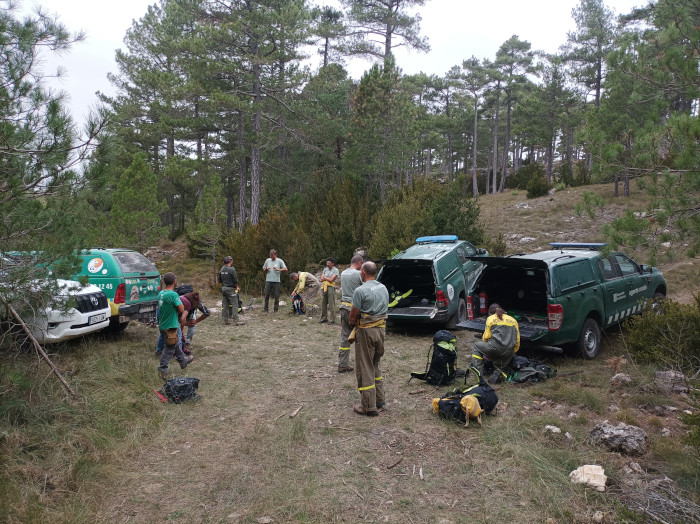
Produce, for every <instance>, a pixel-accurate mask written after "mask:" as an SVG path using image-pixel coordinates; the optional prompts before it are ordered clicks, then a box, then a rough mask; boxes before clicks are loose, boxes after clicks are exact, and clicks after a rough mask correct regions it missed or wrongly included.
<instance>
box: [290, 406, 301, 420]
mask: <svg viewBox="0 0 700 524" xmlns="http://www.w3.org/2000/svg"><path fill="white" fill-rule="evenodd" d="M303 407H304V406H299V407H298V408H297V409H295V410H294V411H292V412H291V413H290V414H289V418H294V417H296V416H297V414H298V413H299V412H300V411H301V408H303Z"/></svg>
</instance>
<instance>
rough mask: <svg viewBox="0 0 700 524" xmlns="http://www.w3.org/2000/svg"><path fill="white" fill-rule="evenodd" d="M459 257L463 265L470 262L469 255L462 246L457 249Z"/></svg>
mask: <svg viewBox="0 0 700 524" xmlns="http://www.w3.org/2000/svg"><path fill="white" fill-rule="evenodd" d="M457 256H458V257H459V261H460V262H461V263H462V264H466V263H467V262H469V260H468V259H467V253H466V252H465V251H464V248H462V247H461V246H460V247H458V248H457Z"/></svg>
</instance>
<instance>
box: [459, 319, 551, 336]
mask: <svg viewBox="0 0 700 524" xmlns="http://www.w3.org/2000/svg"><path fill="white" fill-rule="evenodd" d="M457 328H459V329H466V330H467V331H475V332H477V333H483V332H484V331H485V329H486V317H479V318H475V319H474V320H465V321H464V322H459V323H458V324H457ZM518 329H519V330H520V340H532V339H534V340H537V339H539V338H541V337H542V335H543V334H544V333H546V332H547V322H546V321H539V322H538V321H535V322H526V321H523V322H518Z"/></svg>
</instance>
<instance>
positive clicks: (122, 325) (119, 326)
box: [105, 318, 129, 335]
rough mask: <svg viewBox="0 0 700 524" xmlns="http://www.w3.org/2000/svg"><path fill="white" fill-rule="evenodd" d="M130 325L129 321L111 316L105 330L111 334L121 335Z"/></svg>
mask: <svg viewBox="0 0 700 524" xmlns="http://www.w3.org/2000/svg"><path fill="white" fill-rule="evenodd" d="M128 325H129V323H128V322H119V319H118V318H111V319H109V326H107V328H106V329H105V331H106V332H107V333H109V334H110V335H121V334H122V333H123V332H124V330H125V329H126V326H128Z"/></svg>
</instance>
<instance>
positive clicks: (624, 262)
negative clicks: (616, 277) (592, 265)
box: [613, 255, 640, 276]
mask: <svg viewBox="0 0 700 524" xmlns="http://www.w3.org/2000/svg"><path fill="white" fill-rule="evenodd" d="M613 259H614V260H615V262H616V263H617V265H618V266H619V267H620V272H621V273H622V275H623V276H626V275H635V274H639V272H640V271H639V266H637V263H636V262H634V261H633V260H631V259H629V258H627V257H626V256H625V255H613Z"/></svg>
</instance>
